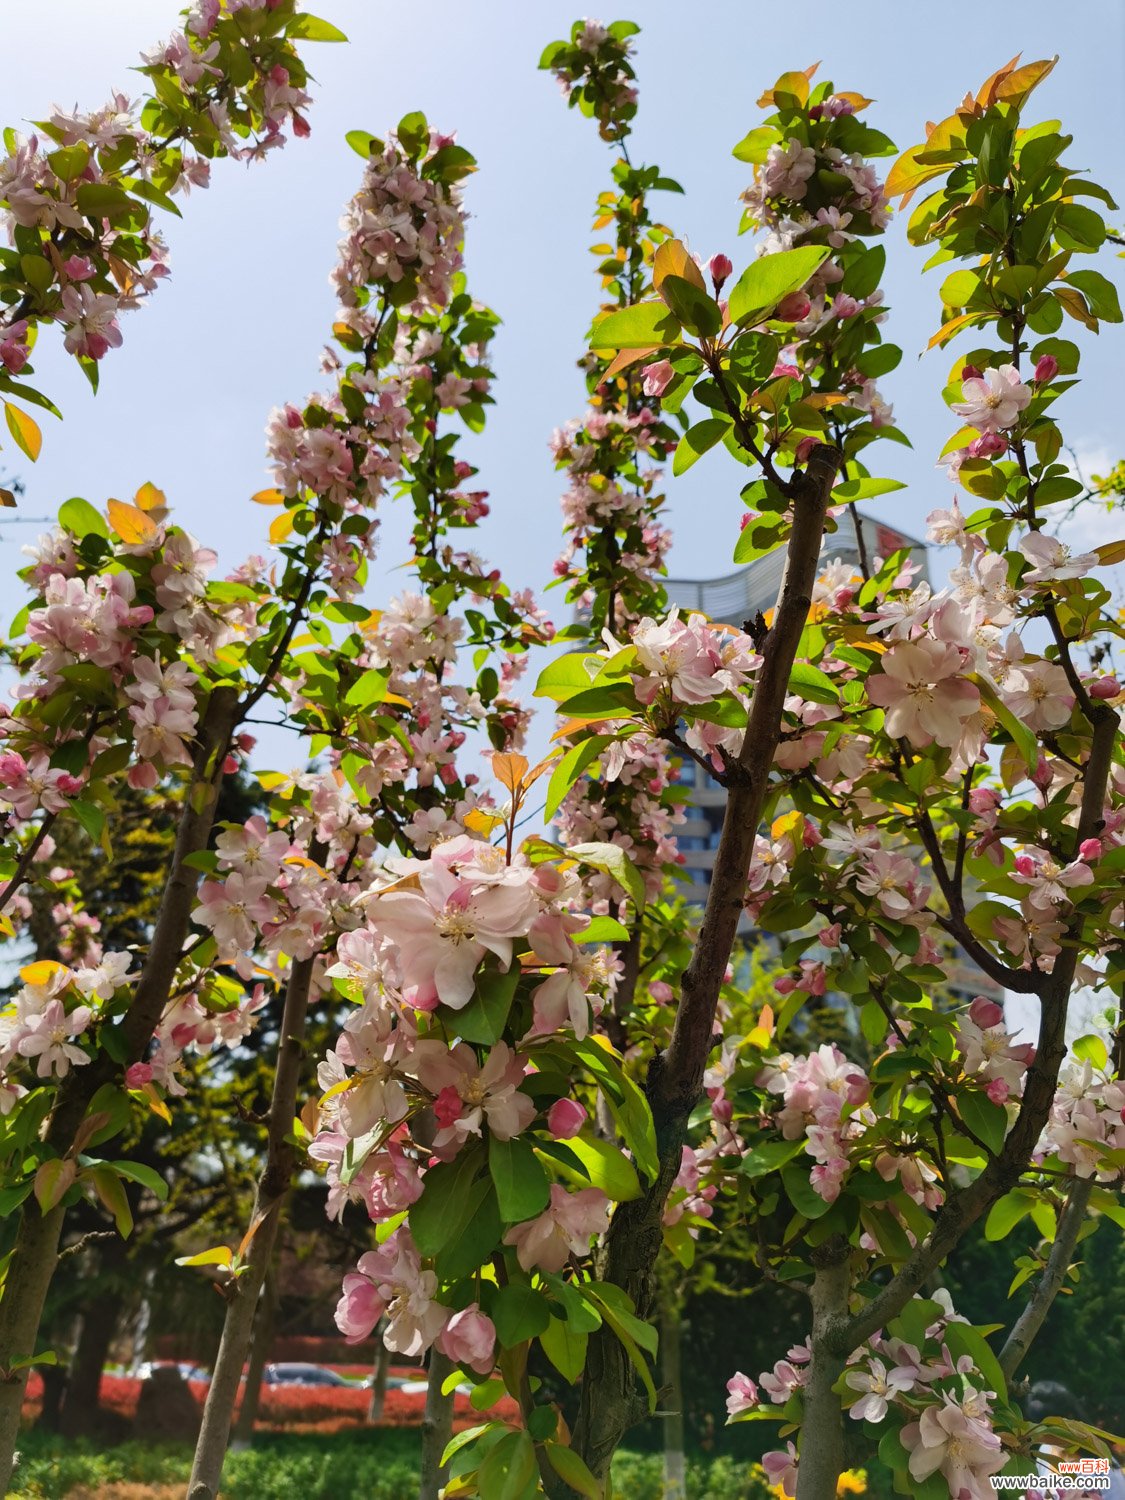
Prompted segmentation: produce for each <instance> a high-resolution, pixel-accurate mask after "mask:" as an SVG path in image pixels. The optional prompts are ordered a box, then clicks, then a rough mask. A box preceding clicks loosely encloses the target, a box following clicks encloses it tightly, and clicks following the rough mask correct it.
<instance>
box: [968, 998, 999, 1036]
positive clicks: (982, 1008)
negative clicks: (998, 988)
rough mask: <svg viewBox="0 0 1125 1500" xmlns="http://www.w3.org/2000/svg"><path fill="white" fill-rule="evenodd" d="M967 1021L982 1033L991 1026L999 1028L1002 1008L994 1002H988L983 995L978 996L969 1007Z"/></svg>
mask: <svg viewBox="0 0 1125 1500" xmlns="http://www.w3.org/2000/svg"><path fill="white" fill-rule="evenodd" d="M969 1019H970V1020H971V1021H972V1022H973V1023H974V1025H976V1026H979V1027H980V1029H981V1030H982V1031H988V1030H990V1029H991V1028H992V1027H993V1026H999V1025H1000V1023H1001V1022H1002V1021H1003V1019H1004V1007H1003V1006H1002V1005H999V1004H998V1003H997V1002H996V1001H995V1000H988V999H986V998H985V996H984V995H978V996H977V998H976V999H975V1000H974V1001H973V1003H972V1005H970V1006H969Z"/></svg>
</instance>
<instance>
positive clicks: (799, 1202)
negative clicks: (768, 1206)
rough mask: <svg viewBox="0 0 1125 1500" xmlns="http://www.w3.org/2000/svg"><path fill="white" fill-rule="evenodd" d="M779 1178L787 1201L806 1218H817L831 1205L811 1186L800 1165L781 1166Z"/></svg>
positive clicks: (807, 1175)
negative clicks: (783, 1186)
mask: <svg viewBox="0 0 1125 1500" xmlns="http://www.w3.org/2000/svg"><path fill="white" fill-rule="evenodd" d="M781 1180H782V1182H783V1183H784V1184H785V1191H786V1193H787V1194H788V1197H789V1201H790V1203H792V1205H793V1207H794V1208H795V1209H796V1210H797V1212H798V1213H799V1214H803V1215H804V1216H805V1218H806V1219H819V1218H820V1217H821V1215H822V1214H826V1213H827V1212H828V1210H829V1209H830V1208H831V1207H832V1205H831V1204H830V1203H828V1202H827V1201H826V1200H825V1199H824V1198H822V1197H821V1196H820V1194H819V1193H818V1192H817V1191H816V1189H815V1188H814V1187H813V1185H812V1183H811V1182H810V1181H809V1174H808V1173H807V1172H806V1171H805V1170H804V1168H802V1167H797V1166H793V1167H783V1168H782V1171H781Z"/></svg>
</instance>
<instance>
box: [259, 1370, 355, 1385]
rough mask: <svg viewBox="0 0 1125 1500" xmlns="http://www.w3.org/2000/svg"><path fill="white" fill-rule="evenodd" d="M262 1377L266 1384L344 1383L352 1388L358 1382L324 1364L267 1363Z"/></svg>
mask: <svg viewBox="0 0 1125 1500" xmlns="http://www.w3.org/2000/svg"><path fill="white" fill-rule="evenodd" d="M262 1378H263V1379H264V1381H265V1383H266V1384H267V1385H344V1386H350V1387H352V1388H353V1389H354V1388H355V1386H356V1385H357V1384H358V1382H357V1381H354V1380H345V1379H344V1377H343V1376H342V1375H338V1374H337V1373H336V1371H335V1370H329V1369H326V1368H325V1366H324V1365H302V1364H280V1365H267V1366H266V1368H265V1372H264V1374H263V1377H262Z"/></svg>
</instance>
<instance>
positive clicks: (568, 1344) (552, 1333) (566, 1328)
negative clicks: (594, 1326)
mask: <svg viewBox="0 0 1125 1500" xmlns="http://www.w3.org/2000/svg"><path fill="white" fill-rule="evenodd" d="M589 1339H590V1335H589V1334H588V1333H579V1332H578V1331H577V1330H576V1329H574V1328H572V1327H571V1326H570V1324H569V1323H564V1322H563V1321H562V1319H561V1318H552V1319H551V1321H550V1322H549V1323H548V1325H547V1327H546V1328H544V1330H543V1332H542V1333H541V1334H540V1335H539V1342H540V1343H541V1344H542V1346H543V1353H544V1354H545V1355H546V1356H547V1358H548V1359H549V1360H550V1361H551V1363H552V1364H553V1365H554V1367H555V1369H556V1370H557V1371H558V1372H559V1374H560V1375H561V1376H562V1378H563V1379H564V1380H569V1381H570V1382H571V1384H573V1383H574V1382H575V1381H576V1380H577V1379H578V1377H579V1375H581V1374H582V1370H583V1367H584V1365H585V1363H586V1345H587V1343H588V1342H589Z"/></svg>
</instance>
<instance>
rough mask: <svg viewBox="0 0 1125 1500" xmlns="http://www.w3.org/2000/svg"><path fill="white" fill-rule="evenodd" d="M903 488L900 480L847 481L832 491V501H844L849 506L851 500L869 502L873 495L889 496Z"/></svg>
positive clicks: (904, 486)
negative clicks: (893, 491)
mask: <svg viewBox="0 0 1125 1500" xmlns="http://www.w3.org/2000/svg"><path fill="white" fill-rule="evenodd" d="M905 488H906V485H905V484H904V483H903V482H902V480H901V479H849V480H847V481H846V482H845V483H844V484H838V485H837V486H836V488H835V489H834V490H833V491H832V501H833V504H836V503H838V502H840V501H844V500H846V501H847V502H848V504H849V505H850V504H851V502H852V501H853V500H870V499H871V498H872V496H874V495H889V494H890V492H891V491H892V490H904V489H905Z"/></svg>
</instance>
